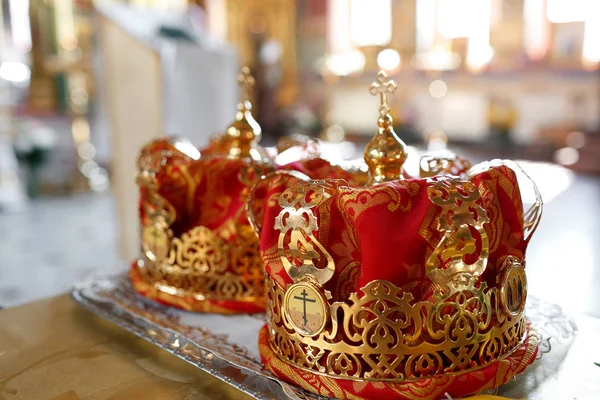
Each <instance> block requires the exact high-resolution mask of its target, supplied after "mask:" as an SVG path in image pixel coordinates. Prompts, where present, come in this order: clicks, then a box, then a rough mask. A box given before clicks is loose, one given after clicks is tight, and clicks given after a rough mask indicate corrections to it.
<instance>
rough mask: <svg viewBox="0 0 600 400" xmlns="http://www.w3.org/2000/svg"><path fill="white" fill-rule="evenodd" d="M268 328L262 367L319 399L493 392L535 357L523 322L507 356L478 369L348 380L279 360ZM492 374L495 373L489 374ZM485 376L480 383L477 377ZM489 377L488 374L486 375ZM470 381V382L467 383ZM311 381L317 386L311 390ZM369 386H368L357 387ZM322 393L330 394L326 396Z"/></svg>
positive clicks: (534, 340) (262, 340)
mask: <svg viewBox="0 0 600 400" xmlns="http://www.w3.org/2000/svg"><path fill="white" fill-rule="evenodd" d="M269 337H270V336H269V328H268V325H267V324H265V325H264V326H263V328H262V329H261V331H260V333H259V350H260V355H261V358H262V362H263V364H264V365H265V366H266V368H267V369H268V370H269V371H271V372H272V373H273V374H275V375H276V376H277V377H278V378H280V379H282V380H284V381H286V382H289V383H291V384H294V385H296V386H300V387H302V388H303V389H305V390H307V391H310V392H312V393H315V394H318V395H321V396H330V397H331V396H335V397H337V398H340V399H349V398H352V399H362V398H377V399H379V398H381V399H390V398H392V399H407V400H408V399H417V398H418V399H436V398H439V397H440V396H443V395H444V393H451V394H452V396H454V397H466V396H470V395H475V394H477V393H481V392H482V391H484V390H489V389H495V388H497V387H498V386H500V385H502V384H505V383H507V382H509V381H510V380H511V379H512V378H513V377H515V376H516V375H518V374H520V373H522V372H523V371H524V370H525V369H526V368H527V367H528V366H529V365H530V364H531V363H532V362H533V361H535V359H536V357H537V353H538V350H539V338H538V336H537V335H536V334H535V331H534V330H533V329H532V327H531V325H530V323H529V321H527V324H526V329H525V335H524V338H523V340H522V341H521V342H520V343H519V345H518V346H516V347H515V348H514V349H513V350H511V352H510V353H507V354H505V355H503V356H502V357H499V358H497V359H495V360H493V361H491V362H489V363H486V364H484V365H482V366H480V367H478V368H475V369H474V368H470V369H466V370H463V371H457V372H451V373H445V374H437V375H432V376H427V377H422V378H412V379H403V380H381V379H366V378H351V377H341V376H333V375H327V374H322V373H319V372H317V371H314V370H309V369H306V368H303V367H301V366H298V365H296V364H293V363H291V362H289V360H284V359H282V358H281V357H280V356H279V355H278V354H277V352H275V351H273V349H272V348H271V344H270V339H269ZM494 371H495V373H493V372H494ZM484 372H485V374H486V376H488V378H487V379H485V380H483V381H482V380H481V374H482V373H484ZM488 373H489V374H488ZM470 378H473V379H470ZM315 379H316V380H317V381H318V383H319V385H318V386H313V384H314V383H315ZM359 382H362V383H371V384H372V385H359V386H360V387H362V389H358V387H357V384H358V383H359ZM324 390H329V391H331V392H330V393H326V392H324Z"/></svg>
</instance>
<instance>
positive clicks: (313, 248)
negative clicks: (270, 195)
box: [275, 181, 335, 285]
mask: <svg viewBox="0 0 600 400" xmlns="http://www.w3.org/2000/svg"><path fill="white" fill-rule="evenodd" d="M330 189H331V188H330V187H329V186H327V184H326V183H319V182H314V181H310V182H301V183H300V184H298V185H296V186H295V187H293V188H289V189H287V190H286V191H284V192H283V193H282V194H281V196H280V197H279V205H280V206H281V207H282V208H283V209H282V210H281V212H280V213H279V215H278V216H277V218H276V219H275V229H277V230H279V231H280V234H279V240H278V243H277V246H278V248H279V256H280V259H281V262H282V264H283V267H284V268H285V271H286V272H287V274H288V275H289V276H290V278H292V279H293V280H294V282H298V281H300V280H302V279H305V278H307V277H308V276H310V277H312V278H314V280H316V282H317V283H318V284H319V285H324V284H325V283H326V282H327V281H329V280H330V279H331V277H332V276H333V274H334V272H335V267H334V262H333V258H332V257H331V255H330V254H329V253H328V252H327V250H326V249H325V248H324V247H323V245H322V244H321V243H319V241H318V240H317V238H315V236H314V232H316V231H317V230H318V229H319V225H318V222H317V217H316V216H315V214H314V212H313V210H312V209H313V208H314V207H317V206H318V205H320V204H321V203H323V202H324V201H325V200H327V199H328V198H329V197H331V192H330V191H331V190H330ZM315 260H316V262H317V263H318V262H321V264H323V261H324V264H325V266H324V268H318V267H317V266H316V265H315Z"/></svg>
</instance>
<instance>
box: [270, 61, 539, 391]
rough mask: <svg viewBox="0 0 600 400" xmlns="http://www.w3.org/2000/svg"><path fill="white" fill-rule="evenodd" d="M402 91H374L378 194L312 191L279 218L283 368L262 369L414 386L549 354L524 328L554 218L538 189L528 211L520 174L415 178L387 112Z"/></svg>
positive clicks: (296, 192) (277, 327)
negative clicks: (548, 216)
mask: <svg viewBox="0 0 600 400" xmlns="http://www.w3.org/2000/svg"><path fill="white" fill-rule="evenodd" d="M396 88H397V86H396V84H395V83H394V82H393V81H390V80H389V79H388V78H387V75H386V74H385V73H384V72H380V73H379V75H378V80H377V81H376V82H375V83H374V84H373V85H371V87H370V92H371V94H374V95H378V96H380V99H381V107H380V115H379V118H378V132H377V134H376V135H375V137H374V138H373V140H371V142H370V143H369V144H368V146H367V147H366V149H365V152H364V155H365V161H366V163H367V165H368V167H369V182H368V184H367V186H366V187H364V188H351V187H349V186H348V185H347V184H346V183H345V182H344V181H340V180H322V181H306V182H301V183H299V184H297V185H295V186H293V187H289V188H288V189H286V190H285V191H284V192H283V193H282V194H281V196H280V197H279V200H278V202H277V203H276V204H273V205H267V207H268V208H269V207H270V210H269V209H268V210H267V211H266V212H265V215H266V217H265V220H264V223H263V226H272V227H273V229H271V230H267V229H264V228H263V231H262V233H261V252H262V257H263V261H264V264H265V268H266V272H267V276H266V280H267V283H266V292H267V300H266V301H267V325H268V328H267V334H266V335H267V343H268V346H267V347H265V349H264V350H265V352H266V353H268V354H272V355H274V357H273V358H272V359H270V358H269V357H268V356H264V354H263V357H264V358H265V357H266V358H265V359H268V360H270V361H269V362H268V363H267V364H268V366H269V368H270V369H271V370H272V371H274V372H275V373H276V374H279V375H281V376H282V378H284V379H285V376H286V375H287V376H288V377H289V376H292V373H291V372H290V371H296V372H297V373H298V375H297V376H300V377H302V376H307V374H308V376H310V375H311V374H312V375H313V376H314V375H316V376H320V377H321V378H319V379H328V378H333V380H327V381H325V382H326V383H323V387H325V388H329V389H331V388H332V387H334V386H335V385H334V384H333V383H331V382H334V381H336V380H349V381H356V382H359V381H360V382H383V383H386V382H387V383H406V382H412V381H418V380H422V379H428V378H436V377H442V376H443V377H448V376H452V375H459V374H464V373H467V372H470V371H476V370H479V369H481V368H484V367H486V366H488V365H490V364H492V363H494V362H497V361H499V360H503V359H506V358H507V357H510V356H511V354H513V353H514V352H515V351H516V349H518V348H519V347H520V346H522V345H523V343H525V342H526V341H528V343H529V344H531V345H532V346H533V347H531V348H535V349H537V345H535V343H536V342H535V338H531V337H530V335H528V323H527V320H526V318H525V301H526V297H527V278H526V274H525V249H526V246H527V244H528V242H529V240H530V238H531V235H532V234H533V232H534V231H535V229H536V228H537V225H538V223H539V220H540V216H541V209H542V201H541V197H540V195H539V192H538V191H537V188H535V184H533V187H534V190H535V193H536V202H535V204H534V205H533V206H532V207H531V208H530V209H529V210H528V211H527V212H523V204H522V202H521V196H520V189H519V185H518V182H517V177H516V174H515V171H513V169H515V170H516V171H519V172H520V171H522V170H520V167H518V166H517V165H516V163H513V162H511V161H493V162H487V163H483V164H479V165H477V166H475V167H472V168H470V169H469V170H468V171H464V172H465V173H464V174H462V176H460V177H459V176H456V175H450V174H449V173H450V172H451V171H455V172H456V168H455V167H456V161H457V159H456V158H453V157H441V158H431V157H428V158H426V159H425V160H426V162H425V163H424V164H425V168H423V167H422V169H421V178H415V179H410V178H409V177H407V176H405V174H404V173H403V164H404V162H405V160H406V146H405V145H404V143H403V142H402V140H400V139H399V138H398V136H397V135H396V133H395V132H394V130H393V127H392V118H391V117H390V115H389V105H388V101H387V95H388V94H390V93H393V92H394V91H395V90H396ZM422 164H423V163H422ZM511 168H512V169H511ZM523 173H524V172H523ZM457 175H458V174H457ZM525 176H526V174H525ZM532 183H533V182H532ZM532 351H533V350H532ZM261 352H262V350H261ZM266 353H265V354H266ZM528 360H529V361H528V362H531V361H530V358H528ZM528 362H527V363H528ZM525 365H526V364H525ZM290 367H291V368H292V369H290ZM523 368H524V367H523ZM283 371H285V372H283ZM510 371H512V372H513V373H516V371H517V370H516V369H515V370H514V371H513V370H510ZM509 375H511V374H510V373H509V372H506V374H505V376H503V377H502V378H501V380H503V381H506V380H507V379H510V376H509ZM294 376H296V375H294ZM289 379H292V380H293V381H294V383H297V384H300V385H302V386H303V387H305V388H307V389H309V390H313V391H316V392H318V393H320V394H323V393H328V395H331V393H333V394H335V393H337V392H336V390H337V389H336V390H334V389H331V392H329V391H325V392H323V393H321V392H320V390H325V389H318V390H317V389H315V387H314V385H313V384H308V383H305V382H311V380H310V379H308V378H306V380H305V381H302V379H300V378H289ZM299 381H302V382H303V383H299ZM321 382H323V381H321ZM499 383H502V382H495V383H494V385H496V386H497V384H499ZM329 389H328V390H329ZM340 390H341V389H340ZM344 390H345V389H344ZM342 392H343V391H342ZM442 393H443V392H442ZM338 396H340V397H342V395H341V394H339V395H337V396H336V397H338Z"/></svg>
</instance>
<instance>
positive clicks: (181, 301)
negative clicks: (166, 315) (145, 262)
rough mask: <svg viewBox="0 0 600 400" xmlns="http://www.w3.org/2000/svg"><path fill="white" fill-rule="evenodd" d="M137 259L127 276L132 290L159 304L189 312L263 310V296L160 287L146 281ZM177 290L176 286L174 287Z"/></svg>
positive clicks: (232, 312)
mask: <svg viewBox="0 0 600 400" xmlns="http://www.w3.org/2000/svg"><path fill="white" fill-rule="evenodd" d="M137 264H138V263H137V261H135V262H133V263H132V265H131V269H130V271H129V278H130V281H131V284H132V286H133V288H134V290H135V291H136V292H137V293H138V294H140V295H141V296H144V297H145V298H148V299H150V300H153V301H156V302H158V303H160V304H165V305H168V306H171V307H175V308H179V309H182V310H185V311H191V312H203V313H218V314H248V313H250V314H252V313H262V312H264V311H265V308H266V306H265V299H264V296H248V297H238V298H225V297H214V296H212V294H211V293H205V294H203V293H188V292H185V291H179V292H172V291H170V290H169V291H166V290H164V288H161V286H164V285H160V284H156V283H149V282H147V281H146V280H145V279H144V277H143V274H142V272H141V271H140V267H139V266H138V265H137ZM174 289H175V290H177V289H176V288H174Z"/></svg>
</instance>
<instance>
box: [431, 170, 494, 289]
mask: <svg viewBox="0 0 600 400" xmlns="http://www.w3.org/2000/svg"><path fill="white" fill-rule="evenodd" d="M430 183H431V184H430V186H429V187H428V188H427V194H428V196H429V199H430V200H431V202H432V203H433V204H435V205H438V206H440V207H442V213H441V214H440V217H439V219H438V230H439V231H440V232H442V233H443V234H444V236H443V237H442V240H441V241H440V243H439V244H438V246H437V247H436V248H435V250H434V251H433V253H431V256H430V257H429V259H428V260H427V263H426V264H425V268H426V272H427V276H428V277H429V278H430V279H431V280H432V281H434V282H436V283H439V284H445V283H446V282H448V281H449V280H450V279H451V277H452V276H454V275H456V274H457V273H468V274H470V275H472V276H473V277H474V278H478V277H479V276H480V275H481V274H482V273H483V271H484V270H485V267H486V265H487V259H488V256H489V241H488V237H487V233H486V232H485V229H484V227H483V225H484V224H485V223H487V222H489V218H488V216H487V214H486V213H485V210H484V209H483V208H481V206H479V205H478V204H477V203H476V201H477V200H478V199H479V190H478V189H477V186H475V185H474V184H473V183H471V182H469V181H462V182H461V181H460V180H459V179H458V178H454V177H452V178H447V179H438V180H432V181H431V182H430ZM472 230H474V231H475V232H477V233H478V235H479V239H480V240H481V248H480V250H479V256H478V257H477V259H476V261H475V262H473V263H471V264H469V263H467V262H466V261H464V260H465V257H466V256H468V255H470V254H474V253H476V252H477V246H476V241H477V238H476V237H473V235H472ZM440 260H441V262H447V261H449V263H450V265H449V266H448V268H444V269H441V268H438V267H437V266H438V263H439V262H440Z"/></svg>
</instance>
